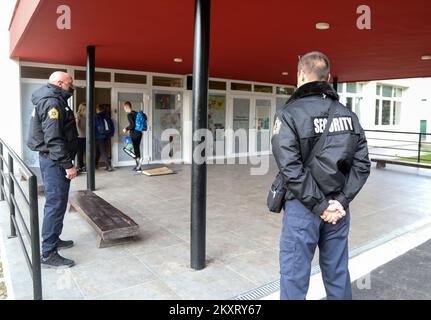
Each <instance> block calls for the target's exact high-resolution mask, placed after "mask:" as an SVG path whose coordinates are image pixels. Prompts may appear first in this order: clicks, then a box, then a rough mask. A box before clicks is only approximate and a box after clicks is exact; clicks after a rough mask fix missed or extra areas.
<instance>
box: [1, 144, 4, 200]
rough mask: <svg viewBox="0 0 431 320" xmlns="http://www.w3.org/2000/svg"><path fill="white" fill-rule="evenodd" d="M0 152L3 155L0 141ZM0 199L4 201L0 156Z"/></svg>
mask: <svg viewBox="0 0 431 320" xmlns="http://www.w3.org/2000/svg"><path fill="white" fill-rule="evenodd" d="M0 154H1V155H2V156H3V143H2V142H0ZM0 173H1V174H0V201H4V193H3V188H4V181H3V174H4V172H3V158H2V157H0Z"/></svg>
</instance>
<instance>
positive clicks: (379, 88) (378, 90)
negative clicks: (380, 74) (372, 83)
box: [376, 85, 382, 96]
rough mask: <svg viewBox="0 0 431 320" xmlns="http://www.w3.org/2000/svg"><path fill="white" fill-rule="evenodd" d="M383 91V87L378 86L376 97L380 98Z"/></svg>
mask: <svg viewBox="0 0 431 320" xmlns="http://www.w3.org/2000/svg"><path fill="white" fill-rule="evenodd" d="M381 90H382V86H381V85H377V86H376V96H380V92H381Z"/></svg>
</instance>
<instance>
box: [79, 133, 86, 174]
mask: <svg viewBox="0 0 431 320" xmlns="http://www.w3.org/2000/svg"><path fill="white" fill-rule="evenodd" d="M86 140H87V139H85V138H78V168H83V167H85V165H84V154H85V147H86V145H85V144H86Z"/></svg>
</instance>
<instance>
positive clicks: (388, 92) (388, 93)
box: [383, 86, 392, 98]
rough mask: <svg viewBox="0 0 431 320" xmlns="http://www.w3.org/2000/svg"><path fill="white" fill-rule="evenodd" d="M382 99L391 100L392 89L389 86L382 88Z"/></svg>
mask: <svg viewBox="0 0 431 320" xmlns="http://www.w3.org/2000/svg"><path fill="white" fill-rule="evenodd" d="M383 97H385V98H392V87H391V86H383Z"/></svg>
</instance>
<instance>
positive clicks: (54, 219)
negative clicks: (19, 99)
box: [27, 71, 78, 268]
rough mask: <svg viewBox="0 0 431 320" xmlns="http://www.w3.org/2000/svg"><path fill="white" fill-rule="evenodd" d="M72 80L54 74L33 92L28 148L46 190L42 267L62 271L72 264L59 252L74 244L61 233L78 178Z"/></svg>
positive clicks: (63, 75)
mask: <svg viewBox="0 0 431 320" xmlns="http://www.w3.org/2000/svg"><path fill="white" fill-rule="evenodd" d="M73 92H74V87H73V79H72V77H71V76H70V75H69V74H67V73H65V72H60V71H57V72H54V73H53V74H52V75H51V76H50V77H49V81H48V84H47V85H45V86H43V87H41V88H40V89H38V90H37V91H35V92H34V93H33V95H32V102H33V104H34V105H35V108H34V110H33V114H32V117H31V122H30V135H29V138H28V142H27V145H28V147H29V148H30V149H31V150H33V151H38V152H39V163H40V170H41V173H42V178H43V182H44V187H45V199H46V202H45V209H44V218H43V225H42V240H43V241H42V259H41V263H42V267H48V268H65V267H72V266H73V265H74V264H75V263H74V261H72V260H70V259H66V258H64V257H62V256H60V255H59V254H58V252H57V250H58V249H65V248H70V247H72V246H73V241H71V240H69V241H63V240H61V239H60V234H61V232H62V229H63V220H64V214H65V212H66V207H67V202H68V197H69V188H70V181H71V180H72V179H74V178H75V177H76V175H77V170H76V168H75V167H74V165H73V160H74V159H75V155H76V152H77V149H78V132H77V128H76V122H75V116H74V114H73V111H72V110H71V109H70V108H69V106H68V104H67V100H68V99H69V98H70V97H71V96H72V95H73Z"/></svg>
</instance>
